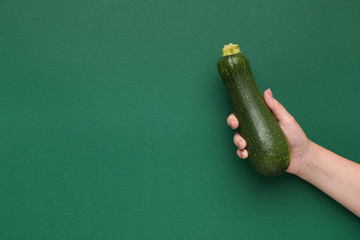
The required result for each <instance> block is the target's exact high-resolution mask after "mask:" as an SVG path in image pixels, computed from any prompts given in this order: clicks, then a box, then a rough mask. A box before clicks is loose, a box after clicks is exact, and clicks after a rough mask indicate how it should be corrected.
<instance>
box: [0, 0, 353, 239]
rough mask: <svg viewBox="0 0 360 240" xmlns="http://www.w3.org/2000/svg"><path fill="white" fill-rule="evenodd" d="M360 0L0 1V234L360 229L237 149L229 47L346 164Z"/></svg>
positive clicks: (215, 235)
mask: <svg viewBox="0 0 360 240" xmlns="http://www.w3.org/2000/svg"><path fill="white" fill-rule="evenodd" d="M359 9H360V4H359V3H358V2H356V1H347V2H343V1H313V2H299V1H277V2H276V3H275V2H269V1H218V2H216V3H214V2H213V3H210V2H209V3H204V2H201V1H151V2H138V3H135V2H132V1H112V0H106V1H35V0H33V1H1V2H0V56H1V57H0V110H1V111H0V226H1V227H0V239H356V238H358V237H359V236H360V228H359V220H358V218H356V217H355V216H354V215H353V214H351V213H350V212H349V211H347V210H346V209H345V208H343V207H342V206H341V205H339V204H337V203H336V202H335V201H333V200H332V199H330V198H329V197H328V196H326V195H325V194H323V193H322V192H320V191H319V190H317V189H316V188H315V187H313V186H311V185H310V184H308V183H306V182H304V181H302V180H300V179H298V178H296V177H294V176H291V175H290V174H284V175H282V176H280V177H277V178H266V177H262V176H259V175H258V174H257V173H255V172H254V171H253V170H252V168H251V167H250V165H249V163H248V162H247V161H245V160H239V159H238V158H237V157H236V153H235V150H236V149H235V146H233V143H232V136H233V133H234V132H233V131H232V130H231V129H229V128H228V127H227V126H226V117H227V116H228V114H230V113H231V106H230V102H229V99H228V97H227V95H226V91H225V87H224V86H223V83H222V81H221V78H220V76H219V75H218V73H217V69H216V62H217V60H218V58H219V57H220V55H221V48H222V46H223V45H224V44H228V43H229V42H234V43H238V44H239V45H240V48H241V49H242V51H243V52H244V53H246V54H247V55H248V57H249V59H250V62H251V65H252V70H253V74H254V77H255V80H256V82H257V84H258V86H259V88H260V90H261V91H264V90H265V89H267V88H269V87H271V89H272V91H273V93H274V95H275V97H276V98H277V99H278V100H279V101H281V102H282V103H283V105H284V106H285V107H286V108H287V109H288V111H289V112H290V113H291V114H293V116H294V117H295V118H296V119H297V121H298V122H299V123H300V125H301V126H302V127H303V129H304V131H305V132H306V133H307V135H308V136H309V138H311V139H312V140H313V141H315V142H317V143H318V144H320V145H322V146H324V147H326V148H328V149H330V150H332V151H334V152H336V153H338V154H340V155H342V156H344V157H346V158H349V159H351V160H353V161H356V162H360V160H359V158H358V149H359V148H358V142H359V141H358V140H359V138H360V131H359V125H358V122H359V118H360V113H359V112H360V111H358V110H359V105H360V100H359V97H358V92H359V89H360V81H359V77H360V68H359V65H360V58H359V55H358V52H360V45H359V42H360V24H359V22H360V12H359Z"/></svg>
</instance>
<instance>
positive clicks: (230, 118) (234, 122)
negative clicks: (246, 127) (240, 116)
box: [226, 113, 239, 129]
mask: <svg viewBox="0 0 360 240" xmlns="http://www.w3.org/2000/svg"><path fill="white" fill-rule="evenodd" d="M226 121H227V124H228V125H229V126H230V127H231V128H232V129H237V128H238V127H239V121H238V120H237V118H236V117H235V115H234V114H233V113H232V114H230V115H229V116H228V118H227V120H226Z"/></svg>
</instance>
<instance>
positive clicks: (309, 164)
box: [293, 140, 318, 179]
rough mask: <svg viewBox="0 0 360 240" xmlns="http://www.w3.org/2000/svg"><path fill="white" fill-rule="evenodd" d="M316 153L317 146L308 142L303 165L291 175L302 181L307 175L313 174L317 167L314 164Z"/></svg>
mask: <svg viewBox="0 0 360 240" xmlns="http://www.w3.org/2000/svg"><path fill="white" fill-rule="evenodd" d="M317 151H318V148H317V144H316V143H314V142H313V141H311V140H309V147H308V151H307V154H306V155H304V159H303V164H302V165H301V166H300V167H299V169H298V170H297V171H296V172H294V173H293V174H295V175H296V176H298V177H301V178H303V179H306V178H308V177H309V175H310V174H311V173H313V172H314V169H316V167H317V165H318V164H317V163H316V157H315V156H316V153H317Z"/></svg>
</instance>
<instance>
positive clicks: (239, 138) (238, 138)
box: [234, 132, 246, 150]
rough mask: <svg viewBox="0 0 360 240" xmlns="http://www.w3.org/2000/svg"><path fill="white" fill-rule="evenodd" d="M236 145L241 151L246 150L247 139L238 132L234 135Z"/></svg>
mask: <svg viewBox="0 0 360 240" xmlns="http://www.w3.org/2000/svg"><path fill="white" fill-rule="evenodd" d="M234 144H235V146H237V147H238V148H239V149H240V150H243V149H245V148H246V141H245V139H244V138H243V137H242V136H241V135H240V133H239V132H236V133H235V134H234Z"/></svg>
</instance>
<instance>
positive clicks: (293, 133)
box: [227, 89, 313, 174]
mask: <svg viewBox="0 0 360 240" xmlns="http://www.w3.org/2000/svg"><path fill="white" fill-rule="evenodd" d="M264 99H265V102H266V104H267V105H268V107H269V109H270V110H271V111H272V113H273V114H274V116H275V118H276V119H277V121H278V122H279V124H280V127H281V128H282V130H283V131H284V133H285V136H286V138H287V141H288V143H289V146H290V154H291V161H290V166H289V168H288V169H287V170H286V171H287V172H289V173H293V174H298V173H299V172H300V171H301V168H302V167H303V166H304V164H305V163H306V162H307V161H308V160H309V159H310V155H311V154H312V148H313V144H312V142H311V141H310V140H309V139H308V138H307V136H306V135H305V133H304V131H303V130H302V129H301V127H300V125H299V124H298V123H297V122H296V120H295V119H294V117H293V116H291V115H290V114H289V113H288V112H287V111H286V109H285V108H284V107H283V106H282V105H281V104H280V103H279V102H278V101H277V100H276V99H275V98H274V97H273V94H272V92H271V90H270V89H268V90H266V91H265V92H264ZM227 123H228V124H229V126H230V127H231V128H232V129H237V128H238V127H239V121H238V120H237V119H236V117H235V115H234V114H230V115H229V117H228V118H227ZM240 127H241V126H240ZM234 143H235V145H236V146H237V147H238V149H237V155H238V156H239V157H240V158H243V159H245V158H247V157H248V152H247V150H246V141H245V139H244V138H243V137H242V136H241V135H240V133H239V132H236V133H235V135H234Z"/></svg>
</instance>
